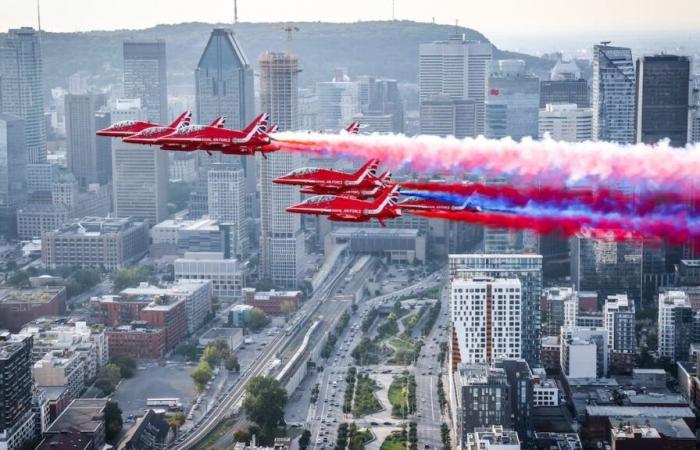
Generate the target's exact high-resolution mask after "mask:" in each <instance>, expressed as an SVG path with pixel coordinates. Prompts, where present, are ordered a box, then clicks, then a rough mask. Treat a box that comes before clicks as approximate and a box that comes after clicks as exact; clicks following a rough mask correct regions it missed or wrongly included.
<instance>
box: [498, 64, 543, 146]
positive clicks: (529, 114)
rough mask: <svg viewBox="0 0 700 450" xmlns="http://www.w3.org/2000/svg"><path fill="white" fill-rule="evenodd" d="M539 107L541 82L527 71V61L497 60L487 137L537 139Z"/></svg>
mask: <svg viewBox="0 0 700 450" xmlns="http://www.w3.org/2000/svg"><path fill="white" fill-rule="evenodd" d="M539 107H540V79H539V78H537V77H536V76H534V75H532V74H530V73H528V72H526V71H525V61H522V60H501V61H498V64H497V71H495V72H494V73H492V74H491V75H490V76H489V93H488V95H487V97H486V130H485V133H486V137H489V138H495V139H499V138H504V137H507V136H509V137H511V138H513V139H515V140H520V139H522V138H524V137H528V136H529V137H532V138H535V137H537V135H538V127H537V123H538V117H539Z"/></svg>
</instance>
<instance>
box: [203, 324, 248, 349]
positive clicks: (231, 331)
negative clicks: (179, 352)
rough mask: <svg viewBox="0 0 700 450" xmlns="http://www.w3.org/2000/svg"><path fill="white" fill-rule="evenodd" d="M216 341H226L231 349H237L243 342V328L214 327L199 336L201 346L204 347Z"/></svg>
mask: <svg viewBox="0 0 700 450" xmlns="http://www.w3.org/2000/svg"><path fill="white" fill-rule="evenodd" d="M215 341H224V342H226V344H228V348H229V349H231V351H235V350H237V349H238V347H240V346H241V344H242V343H243V329H242V328H212V329H210V330H208V331H207V332H206V333H204V334H203V335H202V336H201V337H200V338H199V341H198V343H199V346H200V347H202V348H204V347H206V346H207V345H209V344H211V343H212V342H215Z"/></svg>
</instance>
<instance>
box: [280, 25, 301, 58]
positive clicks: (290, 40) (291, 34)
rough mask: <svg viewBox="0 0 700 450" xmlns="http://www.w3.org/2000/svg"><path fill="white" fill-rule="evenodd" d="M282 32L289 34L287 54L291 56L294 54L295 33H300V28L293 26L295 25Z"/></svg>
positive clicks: (283, 29) (285, 28)
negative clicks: (293, 41)
mask: <svg viewBox="0 0 700 450" xmlns="http://www.w3.org/2000/svg"><path fill="white" fill-rule="evenodd" d="M282 31H284V32H285V33H287V54H289V55H291V54H292V40H293V39H294V36H293V34H294V32H295V31H299V27H296V26H293V25H288V26H286V27H284V28H282Z"/></svg>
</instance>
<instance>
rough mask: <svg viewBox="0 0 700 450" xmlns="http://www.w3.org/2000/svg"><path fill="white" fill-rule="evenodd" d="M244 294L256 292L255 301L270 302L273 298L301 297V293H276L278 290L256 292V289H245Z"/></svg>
mask: <svg viewBox="0 0 700 450" xmlns="http://www.w3.org/2000/svg"><path fill="white" fill-rule="evenodd" d="M241 291H242V292H243V294H244V295H245V293H247V292H254V293H255V300H270V299H271V298H272V297H296V296H297V295H301V291H276V290H274V289H273V290H271V291H262V292H261V291H256V290H255V289H254V288H243V289H242V290H241Z"/></svg>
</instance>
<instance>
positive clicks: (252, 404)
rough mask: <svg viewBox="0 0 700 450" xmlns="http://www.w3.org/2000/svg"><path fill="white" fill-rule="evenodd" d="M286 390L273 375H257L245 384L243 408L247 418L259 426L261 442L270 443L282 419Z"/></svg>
mask: <svg viewBox="0 0 700 450" xmlns="http://www.w3.org/2000/svg"><path fill="white" fill-rule="evenodd" d="M286 404H287V391H286V390H285V389H284V388H283V387H282V385H281V384H280V382H279V381H277V380H276V379H275V378H273V377H263V376H257V377H254V378H251V380H250V381H249V382H248V384H247V385H246V396H245V399H244V400H243V410H244V411H245V413H246V417H247V418H248V420H250V421H252V422H255V423H256V424H258V425H259V426H260V428H261V432H262V433H261V434H262V436H261V438H262V439H261V441H262V443H263V444H265V443H271V442H272V440H273V438H274V432H275V429H276V428H277V426H278V425H279V424H280V423H282V422H283V421H284V407H285V405H286Z"/></svg>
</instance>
